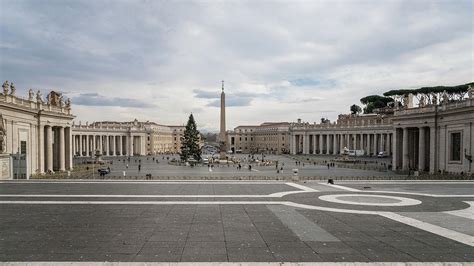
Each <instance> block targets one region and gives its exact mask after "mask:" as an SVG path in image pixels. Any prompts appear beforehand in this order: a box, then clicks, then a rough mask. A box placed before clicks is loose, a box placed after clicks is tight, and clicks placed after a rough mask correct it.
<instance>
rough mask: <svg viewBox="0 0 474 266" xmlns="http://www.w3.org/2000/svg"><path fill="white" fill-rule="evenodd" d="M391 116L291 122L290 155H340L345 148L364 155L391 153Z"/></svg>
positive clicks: (360, 116) (363, 116)
mask: <svg viewBox="0 0 474 266" xmlns="http://www.w3.org/2000/svg"><path fill="white" fill-rule="evenodd" d="M392 134H393V132H392V123H391V116H385V115H376V114H370V115H339V118H338V120H337V121H336V122H335V123H330V122H327V123H320V124H317V123H313V124H310V123H303V122H301V121H298V123H292V124H291V127H290V149H291V154H328V155H336V154H340V153H342V151H343V150H344V148H347V149H349V150H360V151H362V152H363V153H364V155H366V156H370V155H377V154H378V153H379V152H382V151H383V152H387V154H391V152H392V151H391V146H392Z"/></svg>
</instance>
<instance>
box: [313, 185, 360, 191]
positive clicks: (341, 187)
mask: <svg viewBox="0 0 474 266" xmlns="http://www.w3.org/2000/svg"><path fill="white" fill-rule="evenodd" d="M319 184H320V185H324V186H328V187H335V188H339V189H342V190H347V191H352V192H360V191H361V190H358V189H355V188H351V187H345V186H340V185H332V184H327V183H319Z"/></svg>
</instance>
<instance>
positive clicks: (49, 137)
mask: <svg viewBox="0 0 474 266" xmlns="http://www.w3.org/2000/svg"><path fill="white" fill-rule="evenodd" d="M46 170H51V171H52V170H53V127H51V126H46Z"/></svg>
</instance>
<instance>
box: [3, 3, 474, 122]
mask: <svg viewBox="0 0 474 266" xmlns="http://www.w3.org/2000/svg"><path fill="white" fill-rule="evenodd" d="M0 3H1V6H0V25H1V26H0V34H1V35H0V49H1V50H0V64H1V66H0V67H1V68H0V78H1V79H2V82H3V81H4V80H9V81H13V82H14V83H15V85H16V88H17V92H18V93H19V94H23V95H26V94H27V90H28V89H29V88H33V89H34V90H37V89H41V90H48V91H49V90H58V91H61V92H63V93H64V94H65V95H66V96H67V97H71V98H72V102H73V112H74V114H75V115H76V116H77V118H76V120H77V121H79V120H81V121H83V122H84V121H90V122H91V121H100V120H118V121H129V120H133V119H135V118H137V119H139V120H145V121H146V120H150V121H155V122H157V123H160V124H184V123H185V122H186V121H187V117H188V115H189V114H190V113H191V112H192V113H193V114H194V116H195V118H196V120H197V123H198V126H199V127H200V128H201V129H203V130H216V131H217V129H218V128H219V97H220V91H221V89H220V88H221V80H225V91H226V95H227V99H226V100H227V106H228V107H227V128H228V129H231V128H233V127H235V126H237V125H249V124H250V125H252V124H260V123H262V122H265V121H289V122H290V121H296V119H298V118H301V119H303V120H304V121H309V122H313V121H319V120H320V118H321V117H327V118H329V119H331V120H334V119H336V117H337V115H338V114H340V113H347V112H349V106H350V105H351V104H354V103H356V104H360V102H359V99H360V98H361V97H364V96H367V95H371V94H382V93H383V92H385V91H387V90H390V89H396V88H408V87H421V86H432V85H458V84H464V83H467V82H471V81H472V80H473V76H474V73H473V72H474V71H473V50H474V48H473V47H474V43H473V39H474V35H473V15H472V14H473V12H474V10H473V2H472V1H457V0H446V1H414V0H410V1H391V0H385V1H378V0H373V1H349V0H347V1H316V0H314V1H309V0H308V1H299V2H297V1H289V0H288V1H278V2H273V1H151V0H150V1H132V0H129V1H120V0H119V1H102V0H85V1H64V0H57V1H49V0H34V1H21V0H0ZM45 94H46V93H43V95H45Z"/></svg>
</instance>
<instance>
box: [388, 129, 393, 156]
mask: <svg viewBox="0 0 474 266" xmlns="http://www.w3.org/2000/svg"><path fill="white" fill-rule="evenodd" d="M387 153H388V155H391V154H392V134H390V133H388V134H387Z"/></svg>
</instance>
